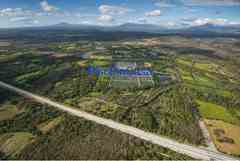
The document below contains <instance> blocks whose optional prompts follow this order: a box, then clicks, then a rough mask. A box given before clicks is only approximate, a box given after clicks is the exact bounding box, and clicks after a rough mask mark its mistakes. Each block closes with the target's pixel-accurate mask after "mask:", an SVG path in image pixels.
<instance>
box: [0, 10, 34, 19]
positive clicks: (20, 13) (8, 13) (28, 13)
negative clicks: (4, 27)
mask: <svg viewBox="0 0 240 161" xmlns="http://www.w3.org/2000/svg"><path fill="white" fill-rule="evenodd" d="M34 15H35V13H34V12H33V11H30V10H24V9H22V8H5V9H2V10H0V16H6V17H16V16H34Z"/></svg>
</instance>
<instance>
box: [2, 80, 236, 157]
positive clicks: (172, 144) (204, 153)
mask: <svg viewBox="0 0 240 161" xmlns="http://www.w3.org/2000/svg"><path fill="white" fill-rule="evenodd" d="M0 87H2V88H5V89H8V90H10V91H13V92H15V93H18V94H19V95H22V96H24V97H27V98H31V99H34V100H35V101H37V102H39V103H42V104H48V105H50V106H53V107H55V108H58V109H59V110H62V111H65V112H68V113H70V114H71V115H74V116H78V117H81V118H84V119H86V120H90V121H93V122H95V123H97V124H101V125H104V126H107V127H110V128H112V129H115V130H119V131H121V132H123V133H126V134H129V135H132V136H135V137H137V138H140V139H143V140H146V141H148V142H151V143H153V144H156V145H159V146H162V147H165V148H168V149H171V150H173V151H176V152H178V153H182V154H186V155H188V156H190V157H192V158H195V159H201V160H228V161H229V160H236V161H237V160H239V159H237V158H234V157H231V156H228V155H225V154H222V153H219V152H214V151H210V150H207V149H205V148H200V147H195V146H192V145H187V144H182V143H179V142H177V141H175V140H171V139H169V138H165V137H162V136H158V135H156V134H153V133H149V132H145V131H143V130H140V129H137V128H135V127H132V126H128V125H124V124H121V123H118V122H115V121H113V120H109V119H105V118H101V117H98V116H95V115H92V114H89V113H87V112H84V111H80V110H79V109H76V108H73V107H69V106H66V105H63V104H60V103H57V102H54V101H51V100H49V99H48V98H45V97H41V96H38V95H36V94H32V93H30V92H28V91H25V90H22V89H19V88H17V87H14V86H12V85H9V84H6V83H4V82H1V81H0Z"/></svg>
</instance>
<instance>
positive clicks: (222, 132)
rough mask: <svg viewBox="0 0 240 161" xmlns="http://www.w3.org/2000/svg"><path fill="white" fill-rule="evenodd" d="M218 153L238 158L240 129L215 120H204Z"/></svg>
mask: <svg viewBox="0 0 240 161" xmlns="http://www.w3.org/2000/svg"><path fill="white" fill-rule="evenodd" d="M205 122H206V125H207V126H208V129H209V131H210V135H211V136H212V138H213V141H214V143H215V145H216V147H217V148H218V150H219V151H221V152H224V153H227V154H231V155H236V156H240V139H239V134H240V127H239V126H236V125H233V124H229V123H226V122H223V121H217V120H205Z"/></svg>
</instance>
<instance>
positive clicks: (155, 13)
mask: <svg viewBox="0 0 240 161" xmlns="http://www.w3.org/2000/svg"><path fill="white" fill-rule="evenodd" d="M145 16H148V17H157V16H161V11H160V10H154V11H150V12H146V13H145Z"/></svg>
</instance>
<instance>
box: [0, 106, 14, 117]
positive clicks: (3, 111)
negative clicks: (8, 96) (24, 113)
mask: <svg viewBox="0 0 240 161" xmlns="http://www.w3.org/2000/svg"><path fill="white" fill-rule="evenodd" d="M0 106H1V107H0V121H4V120H8V119H11V118H13V117H15V116H16V115H17V114H18V112H19V109H18V108H17V107H16V106H11V105H0Z"/></svg>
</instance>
